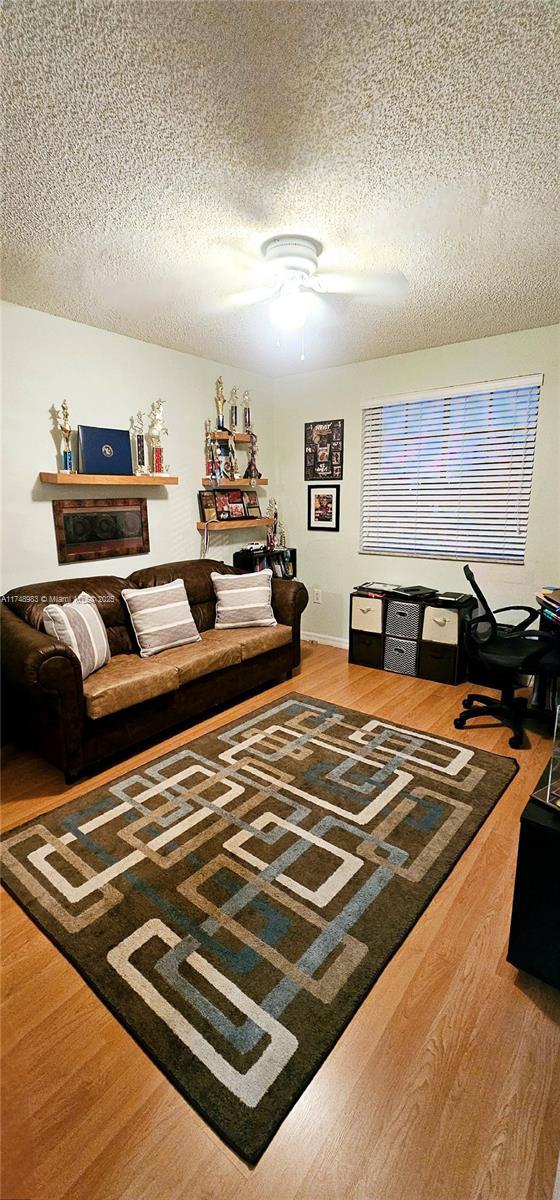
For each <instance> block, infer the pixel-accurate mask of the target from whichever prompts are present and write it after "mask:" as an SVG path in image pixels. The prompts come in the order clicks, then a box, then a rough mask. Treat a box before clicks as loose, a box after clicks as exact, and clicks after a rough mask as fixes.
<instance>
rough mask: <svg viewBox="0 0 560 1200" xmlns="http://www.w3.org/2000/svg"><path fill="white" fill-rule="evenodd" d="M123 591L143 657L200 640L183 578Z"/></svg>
mask: <svg viewBox="0 0 560 1200" xmlns="http://www.w3.org/2000/svg"><path fill="white" fill-rule="evenodd" d="M121 594H122V597H123V600H124V602H125V604H126V607H127V608H128V611H129V613H130V620H131V621H132V626H133V629H134V632H135V634H136V641H137V642H138V646H139V648H140V654H141V656H142V658H149V657H150V655H151V654H159V653H160V651H162V650H171V648H172V647H173V646H187V645H188V644H189V642H200V640H201V638H200V634H199V632H198V629H197V628H196V625H195V623H194V618H193V615H192V612H191V610H190V605H189V602H188V600H187V593H186V591H185V585H184V583H183V580H182V579H174V580H173V582H172V583H162V584H161V585H160V586H159V587H149V588H124V589H123V591H122V593H121Z"/></svg>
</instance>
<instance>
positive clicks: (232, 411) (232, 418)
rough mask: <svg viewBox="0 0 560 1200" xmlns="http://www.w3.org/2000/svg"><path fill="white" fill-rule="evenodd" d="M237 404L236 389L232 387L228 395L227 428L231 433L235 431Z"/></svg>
mask: <svg viewBox="0 0 560 1200" xmlns="http://www.w3.org/2000/svg"><path fill="white" fill-rule="evenodd" d="M238 404H239V396H238V393H237V388H236V387H232V389H231V392H230V394H229V427H230V429H231V432H232V433H235V430H236V429H237V406H238Z"/></svg>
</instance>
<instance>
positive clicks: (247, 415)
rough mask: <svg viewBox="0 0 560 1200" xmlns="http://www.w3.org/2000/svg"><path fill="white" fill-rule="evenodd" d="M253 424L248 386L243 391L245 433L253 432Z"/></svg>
mask: <svg viewBox="0 0 560 1200" xmlns="http://www.w3.org/2000/svg"><path fill="white" fill-rule="evenodd" d="M252 428H253V426H252V422H251V401H250V399H249V392H248V390H247V388H246V389H245V391H244V392H243V429H244V431H245V433H251V430H252Z"/></svg>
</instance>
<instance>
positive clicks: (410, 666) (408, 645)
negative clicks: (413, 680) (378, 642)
mask: <svg viewBox="0 0 560 1200" xmlns="http://www.w3.org/2000/svg"><path fill="white" fill-rule="evenodd" d="M417 660H418V642H415V641H412V640H410V639H407V638H396V637H386V638H385V656H384V659H383V666H384V668H385V670H386V671H396V672H397V674H398V675H416V674H417V670H416V663H417Z"/></svg>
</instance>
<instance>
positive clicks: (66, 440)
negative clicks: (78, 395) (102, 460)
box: [56, 400, 74, 475]
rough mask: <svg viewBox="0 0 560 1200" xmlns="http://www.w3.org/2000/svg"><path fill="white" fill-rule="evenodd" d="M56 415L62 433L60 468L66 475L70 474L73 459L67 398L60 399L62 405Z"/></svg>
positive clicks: (72, 468) (72, 467)
mask: <svg viewBox="0 0 560 1200" xmlns="http://www.w3.org/2000/svg"><path fill="white" fill-rule="evenodd" d="M56 416H57V420H58V428H59V429H60V432H61V435H62V470H63V471H64V473H65V474H66V475H71V474H72V473H73V470H74V460H73V457H72V445H71V440H70V439H71V436H72V430H71V428H70V413H69V412H68V401H67V400H63V401H62V406H61V408H60V409H59V410H58V412H57V414H56Z"/></svg>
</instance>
